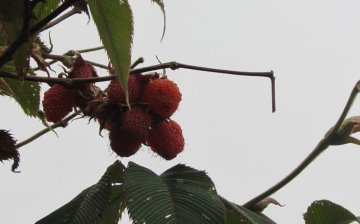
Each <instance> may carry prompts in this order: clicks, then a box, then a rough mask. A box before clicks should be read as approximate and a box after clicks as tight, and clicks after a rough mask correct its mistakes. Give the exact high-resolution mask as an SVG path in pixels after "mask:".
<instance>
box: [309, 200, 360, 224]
mask: <svg viewBox="0 0 360 224" xmlns="http://www.w3.org/2000/svg"><path fill="white" fill-rule="evenodd" d="M304 220H305V223H306V224H347V223H352V222H357V223H359V220H358V218H357V217H356V216H355V215H354V214H352V213H351V212H350V211H348V210H347V209H345V208H343V207H342V206H340V205H338V204H335V203H333V202H331V201H328V200H319V201H314V202H313V203H312V204H311V205H310V206H309V207H308V209H307V211H306V213H305V214H304Z"/></svg>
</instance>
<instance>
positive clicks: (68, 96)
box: [42, 84, 76, 122]
mask: <svg viewBox="0 0 360 224" xmlns="http://www.w3.org/2000/svg"><path fill="white" fill-rule="evenodd" d="M75 98H76V90H74V89H69V88H66V87H65V86H62V85H59V84H55V85H53V86H52V87H51V88H50V89H48V90H47V91H46V92H45V93H44V99H43V101H42V104H43V108H44V112H45V117H46V120H48V121H50V122H58V121H60V120H61V119H63V118H64V117H65V116H66V115H67V114H68V113H70V112H71V111H72V108H73V107H74V105H75Z"/></svg>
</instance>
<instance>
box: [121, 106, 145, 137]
mask: <svg viewBox="0 0 360 224" xmlns="http://www.w3.org/2000/svg"><path fill="white" fill-rule="evenodd" d="M150 124H151V116H150V114H149V113H147V112H145V111H144V109H143V108H141V107H140V106H132V107H131V109H129V110H127V111H125V112H124V113H123V114H122V115H121V126H122V127H123V129H125V130H127V131H130V132H131V133H133V134H135V135H136V136H139V137H143V136H144V135H145V134H146V132H147V131H148V130H149V128H150Z"/></svg>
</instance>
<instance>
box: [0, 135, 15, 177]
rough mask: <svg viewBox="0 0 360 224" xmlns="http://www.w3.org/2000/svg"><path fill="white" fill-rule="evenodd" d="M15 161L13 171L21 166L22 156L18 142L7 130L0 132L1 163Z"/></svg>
mask: <svg viewBox="0 0 360 224" xmlns="http://www.w3.org/2000/svg"><path fill="white" fill-rule="evenodd" d="M8 159H13V160H14V163H13V165H12V168H11V170H12V171H15V170H16V168H17V167H18V166H19V160H20V155H19V152H18V151H17V149H16V140H15V139H14V138H13V137H12V136H11V134H10V133H9V132H8V131H6V130H0V162H2V161H4V160H8Z"/></svg>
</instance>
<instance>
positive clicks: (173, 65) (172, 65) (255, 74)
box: [131, 61, 276, 112]
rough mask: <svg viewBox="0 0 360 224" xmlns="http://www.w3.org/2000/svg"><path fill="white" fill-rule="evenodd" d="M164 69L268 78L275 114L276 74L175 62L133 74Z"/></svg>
mask: <svg viewBox="0 0 360 224" xmlns="http://www.w3.org/2000/svg"><path fill="white" fill-rule="evenodd" d="M164 68H170V69H172V70H176V69H179V68H185V69H190V70H197V71H204V72H213V73H223V74H230V75H241V76H251V77H267V78H270V80H271V98H272V101H271V102H272V112H275V110H276V105H275V76H274V72H273V71H270V72H242V71H232V70H224V69H216V68H208V67H200V66H194V65H187V64H182V63H178V62H175V61H172V62H167V63H163V64H159V65H154V66H149V67H144V68H139V69H133V70H131V73H142V72H148V71H154V70H159V69H164Z"/></svg>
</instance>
